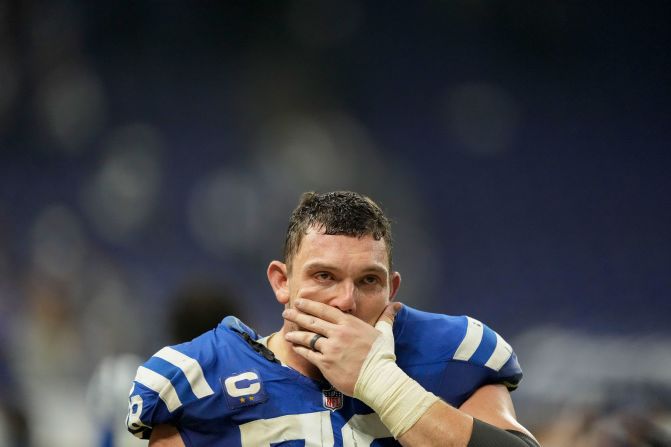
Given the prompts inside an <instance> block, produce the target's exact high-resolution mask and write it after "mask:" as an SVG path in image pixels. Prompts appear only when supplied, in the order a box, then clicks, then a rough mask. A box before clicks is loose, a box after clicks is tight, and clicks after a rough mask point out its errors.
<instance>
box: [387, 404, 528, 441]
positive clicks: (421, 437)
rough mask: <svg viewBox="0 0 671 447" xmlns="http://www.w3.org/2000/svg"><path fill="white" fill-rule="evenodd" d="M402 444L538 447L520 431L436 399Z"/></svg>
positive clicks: (402, 439)
mask: <svg viewBox="0 0 671 447" xmlns="http://www.w3.org/2000/svg"><path fill="white" fill-rule="evenodd" d="M398 442H399V443H400V444H401V445H403V446H405V447H417V446H422V447H430V446H442V447H538V443H536V441H535V440H534V439H533V438H531V437H530V436H528V435H526V434H525V433H522V432H521V431H512V430H504V429H502V428H499V427H495V426H493V425H490V424H487V423H486V422H483V421H481V420H479V419H475V418H473V417H471V416H469V415H468V414H466V413H464V412H462V411H460V410H457V409H456V408H454V407H451V406H449V405H448V404H446V403H444V402H442V401H441V402H436V403H435V404H434V405H432V406H431V408H429V410H428V411H427V412H426V413H424V415H423V416H422V417H421V418H420V419H419V420H418V421H417V422H416V423H415V424H414V425H413V426H412V427H411V428H410V429H409V430H408V431H406V432H405V433H404V434H403V435H401V437H399V438H398Z"/></svg>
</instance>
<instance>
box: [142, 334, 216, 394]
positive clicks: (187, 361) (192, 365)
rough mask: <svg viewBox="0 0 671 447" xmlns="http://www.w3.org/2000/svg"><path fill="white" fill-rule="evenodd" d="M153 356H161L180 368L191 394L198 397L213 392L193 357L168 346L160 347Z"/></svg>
mask: <svg viewBox="0 0 671 447" xmlns="http://www.w3.org/2000/svg"><path fill="white" fill-rule="evenodd" d="M154 357H158V358H161V359H163V360H165V361H166V362H168V363H172V364H173V365H175V366H176V367H178V368H179V369H181V370H182V372H183V373H184V375H185V376H186V379H187V380H188V381H189V385H190V386H191V391H193V394H195V395H196V397H197V398H198V399H201V398H203V397H207V396H210V395H212V394H214V391H212V388H210V385H209V384H208V383H207V380H205V375H204V374H203V369H202V368H201V367H200V364H199V363H198V362H197V361H196V360H195V359H192V358H191V357H189V356H187V355H184V354H182V353H181V352H179V351H177V350H175V349H172V348H170V347H165V348H163V349H161V350H160V351H158V352H157V353H156V354H154Z"/></svg>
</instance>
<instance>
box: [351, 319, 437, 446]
mask: <svg viewBox="0 0 671 447" xmlns="http://www.w3.org/2000/svg"><path fill="white" fill-rule="evenodd" d="M385 325H386V326H388V327H379V324H378V326H376V327H378V329H380V330H381V331H382V336H380V337H378V339H377V340H376V341H375V343H374V344H373V346H372V347H371V350H370V352H369V354H368V356H367V357H366V360H365V361H364V363H363V365H362V367H361V371H360V373H359V378H358V380H357V382H356V384H355V386H354V397H356V398H357V399H359V400H361V401H362V402H364V403H365V404H366V405H368V406H369V407H371V408H372V409H373V410H374V411H375V412H376V413H377V414H378V416H379V417H380V420H381V421H382V423H383V424H384V425H385V426H386V427H387V428H388V429H389V431H390V432H391V433H392V435H393V436H394V438H397V439H398V438H399V437H400V436H402V435H403V434H404V433H405V432H406V431H407V430H409V429H410V428H411V427H412V426H413V425H414V424H415V423H416V422H417V421H418V420H419V419H420V418H421V417H422V416H423V415H424V413H425V412H426V411H427V410H428V409H429V407H430V406H431V405H433V404H434V403H435V402H436V401H437V400H439V399H438V397H436V396H435V395H434V394H433V393H431V392H428V391H426V390H425V389H424V388H423V387H422V386H421V385H420V384H419V383H417V382H416V381H415V380H413V379H412V378H410V377H409V376H408V375H407V374H406V373H405V372H404V371H403V370H402V369H401V368H400V367H399V366H398V365H397V364H396V361H395V360H396V356H395V355H394V350H393V349H394V340H393V335H392V333H391V325H389V324H388V323H385Z"/></svg>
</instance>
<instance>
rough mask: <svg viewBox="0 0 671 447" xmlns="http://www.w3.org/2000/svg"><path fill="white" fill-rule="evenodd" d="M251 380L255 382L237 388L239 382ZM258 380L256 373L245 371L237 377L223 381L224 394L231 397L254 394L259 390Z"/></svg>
mask: <svg viewBox="0 0 671 447" xmlns="http://www.w3.org/2000/svg"><path fill="white" fill-rule="evenodd" d="M252 380H256V382H252V383H250V384H249V385H248V386H246V387H244V388H240V387H238V386H237V384H238V383H240V382H243V381H252ZM258 380H259V376H258V375H257V374H256V373H253V372H251V371H247V372H243V373H242V374H238V375H237V376H232V377H228V378H227V379H226V380H224V386H225V387H226V392H227V393H228V394H229V395H230V396H232V397H240V396H248V395H250V394H256V393H258V392H259V391H260V390H261V384H260V383H259V382H258Z"/></svg>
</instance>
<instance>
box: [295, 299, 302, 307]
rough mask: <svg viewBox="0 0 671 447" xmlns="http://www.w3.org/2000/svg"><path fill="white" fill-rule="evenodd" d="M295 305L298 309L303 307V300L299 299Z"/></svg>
mask: <svg viewBox="0 0 671 447" xmlns="http://www.w3.org/2000/svg"><path fill="white" fill-rule="evenodd" d="M295 304H296V307H301V306H302V305H303V300H302V299H300V298H299V299H297V300H296V301H295Z"/></svg>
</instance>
